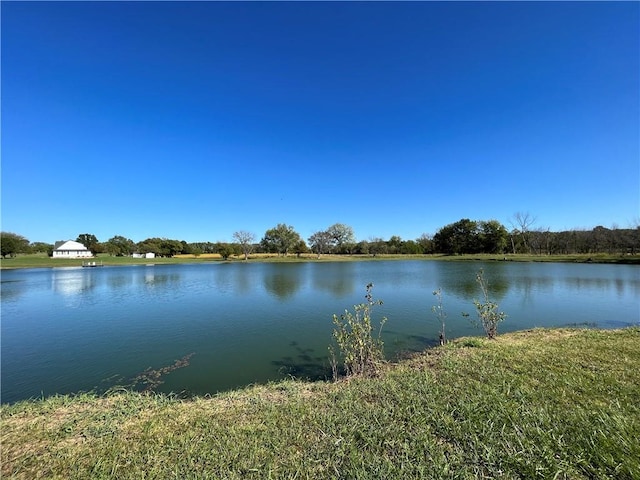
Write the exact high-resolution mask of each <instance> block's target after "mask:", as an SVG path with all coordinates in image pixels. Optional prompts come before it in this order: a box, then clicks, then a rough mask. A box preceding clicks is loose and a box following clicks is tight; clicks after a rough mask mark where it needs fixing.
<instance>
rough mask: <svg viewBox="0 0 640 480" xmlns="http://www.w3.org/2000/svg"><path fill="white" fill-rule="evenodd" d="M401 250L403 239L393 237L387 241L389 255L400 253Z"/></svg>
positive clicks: (396, 236)
mask: <svg viewBox="0 0 640 480" xmlns="http://www.w3.org/2000/svg"><path fill="white" fill-rule="evenodd" d="M401 248H402V238H400V237H399V236H398V235H393V236H392V237H391V238H390V239H389V240H388V241H387V251H388V252H389V253H400V250H401Z"/></svg>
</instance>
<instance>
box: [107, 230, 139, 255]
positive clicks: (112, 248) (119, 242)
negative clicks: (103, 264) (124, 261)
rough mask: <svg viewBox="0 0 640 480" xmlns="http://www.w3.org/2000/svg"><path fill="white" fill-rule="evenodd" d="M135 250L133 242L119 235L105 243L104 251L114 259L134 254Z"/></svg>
mask: <svg viewBox="0 0 640 480" xmlns="http://www.w3.org/2000/svg"><path fill="white" fill-rule="evenodd" d="M135 248H136V244H135V243H134V242H133V240H131V239H129V238H126V237H123V236H121V235H116V236H114V237H111V238H110V239H109V240H107V242H106V243H105V250H106V251H107V253H108V254H109V255H113V256H116V257H123V256H128V255H131V254H132V253H133V252H134V250H135Z"/></svg>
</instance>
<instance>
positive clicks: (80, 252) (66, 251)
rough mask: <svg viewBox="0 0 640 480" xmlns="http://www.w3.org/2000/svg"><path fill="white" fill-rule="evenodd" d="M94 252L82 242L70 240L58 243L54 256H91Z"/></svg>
mask: <svg viewBox="0 0 640 480" xmlns="http://www.w3.org/2000/svg"><path fill="white" fill-rule="evenodd" d="M91 257H93V253H91V250H89V249H88V248H87V247H85V246H84V245H83V244H81V243H80V242H74V241H73V240H68V241H66V242H63V243H61V244H60V245H56V247H55V248H54V249H53V258H91Z"/></svg>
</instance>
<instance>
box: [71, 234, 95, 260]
mask: <svg viewBox="0 0 640 480" xmlns="http://www.w3.org/2000/svg"><path fill="white" fill-rule="evenodd" d="M76 242H80V243H81V244H83V245H84V246H85V247H87V248H88V249H89V250H91V253H93V254H94V255H95V254H96V253H99V250H100V242H99V241H98V239H97V238H96V236H95V235H93V234H91V233H81V234H80V235H78V238H76Z"/></svg>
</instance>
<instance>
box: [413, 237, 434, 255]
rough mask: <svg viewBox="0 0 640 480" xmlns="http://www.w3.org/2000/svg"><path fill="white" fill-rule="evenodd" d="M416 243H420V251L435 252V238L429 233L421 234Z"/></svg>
mask: <svg viewBox="0 0 640 480" xmlns="http://www.w3.org/2000/svg"><path fill="white" fill-rule="evenodd" d="M416 243H417V244H418V245H420V249H421V250H422V251H421V252H420V253H433V238H432V237H431V235H429V234H428V233H423V234H422V235H420V237H419V238H418V239H417V240H416Z"/></svg>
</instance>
